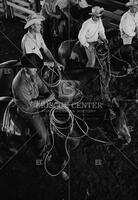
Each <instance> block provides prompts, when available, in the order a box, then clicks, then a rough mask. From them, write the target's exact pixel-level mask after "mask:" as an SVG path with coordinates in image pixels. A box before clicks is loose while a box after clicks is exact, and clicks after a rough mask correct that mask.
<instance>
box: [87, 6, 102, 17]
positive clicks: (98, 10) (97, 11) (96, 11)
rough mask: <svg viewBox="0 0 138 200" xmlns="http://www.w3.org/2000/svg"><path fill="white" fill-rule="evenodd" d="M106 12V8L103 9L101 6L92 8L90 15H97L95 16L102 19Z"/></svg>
mask: <svg viewBox="0 0 138 200" xmlns="http://www.w3.org/2000/svg"><path fill="white" fill-rule="evenodd" d="M103 12H104V8H101V7H99V6H95V7H93V8H92V12H91V13H89V15H95V16H98V17H100V16H101V15H102V14H103Z"/></svg>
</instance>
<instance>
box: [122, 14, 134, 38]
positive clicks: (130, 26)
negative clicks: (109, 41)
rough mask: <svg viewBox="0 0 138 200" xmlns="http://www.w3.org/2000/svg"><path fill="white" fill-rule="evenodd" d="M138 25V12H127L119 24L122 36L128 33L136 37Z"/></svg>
mask: <svg viewBox="0 0 138 200" xmlns="http://www.w3.org/2000/svg"><path fill="white" fill-rule="evenodd" d="M136 26H138V12H137V13H136V14H133V13H131V12H130V10H129V11H127V12H125V13H124V14H123V16H122V17H121V20H120V24H119V29H120V32H121V36H123V35H124V34H126V35H128V36H130V37H134V36H135V35H136Z"/></svg>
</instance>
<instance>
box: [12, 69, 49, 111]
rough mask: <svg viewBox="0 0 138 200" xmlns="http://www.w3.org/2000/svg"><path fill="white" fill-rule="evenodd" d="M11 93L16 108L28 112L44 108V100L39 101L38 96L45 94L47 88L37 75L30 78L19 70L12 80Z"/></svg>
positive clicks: (23, 71) (22, 70)
mask: <svg viewBox="0 0 138 200" xmlns="http://www.w3.org/2000/svg"><path fill="white" fill-rule="evenodd" d="M12 92H13V96H14V98H15V100H16V104H17V105H18V107H19V108H20V109H21V110H23V111H27V112H28V111H34V110H36V109H38V108H40V107H43V106H44V104H45V100H44V99H40V94H44V93H47V92H48V88H47V87H46V85H45V84H44V83H43V82H42V80H41V79H40V77H39V75H38V74H37V73H36V75H34V76H32V77H30V76H27V75H26V72H25V70H24V69H21V70H20V71H19V72H18V73H17V75H16V77H15V78H14V80H13V83H12Z"/></svg>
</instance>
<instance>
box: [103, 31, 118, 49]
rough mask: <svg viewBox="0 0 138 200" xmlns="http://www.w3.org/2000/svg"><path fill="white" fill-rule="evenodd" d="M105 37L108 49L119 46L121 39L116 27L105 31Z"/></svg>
mask: <svg viewBox="0 0 138 200" xmlns="http://www.w3.org/2000/svg"><path fill="white" fill-rule="evenodd" d="M106 37H107V39H108V41H109V46H110V50H111V51H112V50H116V49H118V48H120V47H121V45H122V39H121V36H120V31H119V30H118V29H109V30H108V31H107V32H106Z"/></svg>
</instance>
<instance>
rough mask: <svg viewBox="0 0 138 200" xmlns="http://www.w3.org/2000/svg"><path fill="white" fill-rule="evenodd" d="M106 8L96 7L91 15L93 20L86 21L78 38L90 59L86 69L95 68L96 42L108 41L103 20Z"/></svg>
mask: <svg viewBox="0 0 138 200" xmlns="http://www.w3.org/2000/svg"><path fill="white" fill-rule="evenodd" d="M103 12H104V8H101V7H99V6H95V7H93V8H92V12H91V13H89V14H90V15H91V18H89V19H88V20H86V21H85V22H84V23H83V24H82V27H81V30H80V32H79V35H78V38H79V41H80V43H81V45H83V46H84V47H85V51H86V54H87V57H88V62H87V65H86V67H94V65H95V44H96V42H101V41H106V40H107V39H106V35H105V29H104V26H103V23H102V20H101V16H102V14H103Z"/></svg>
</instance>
